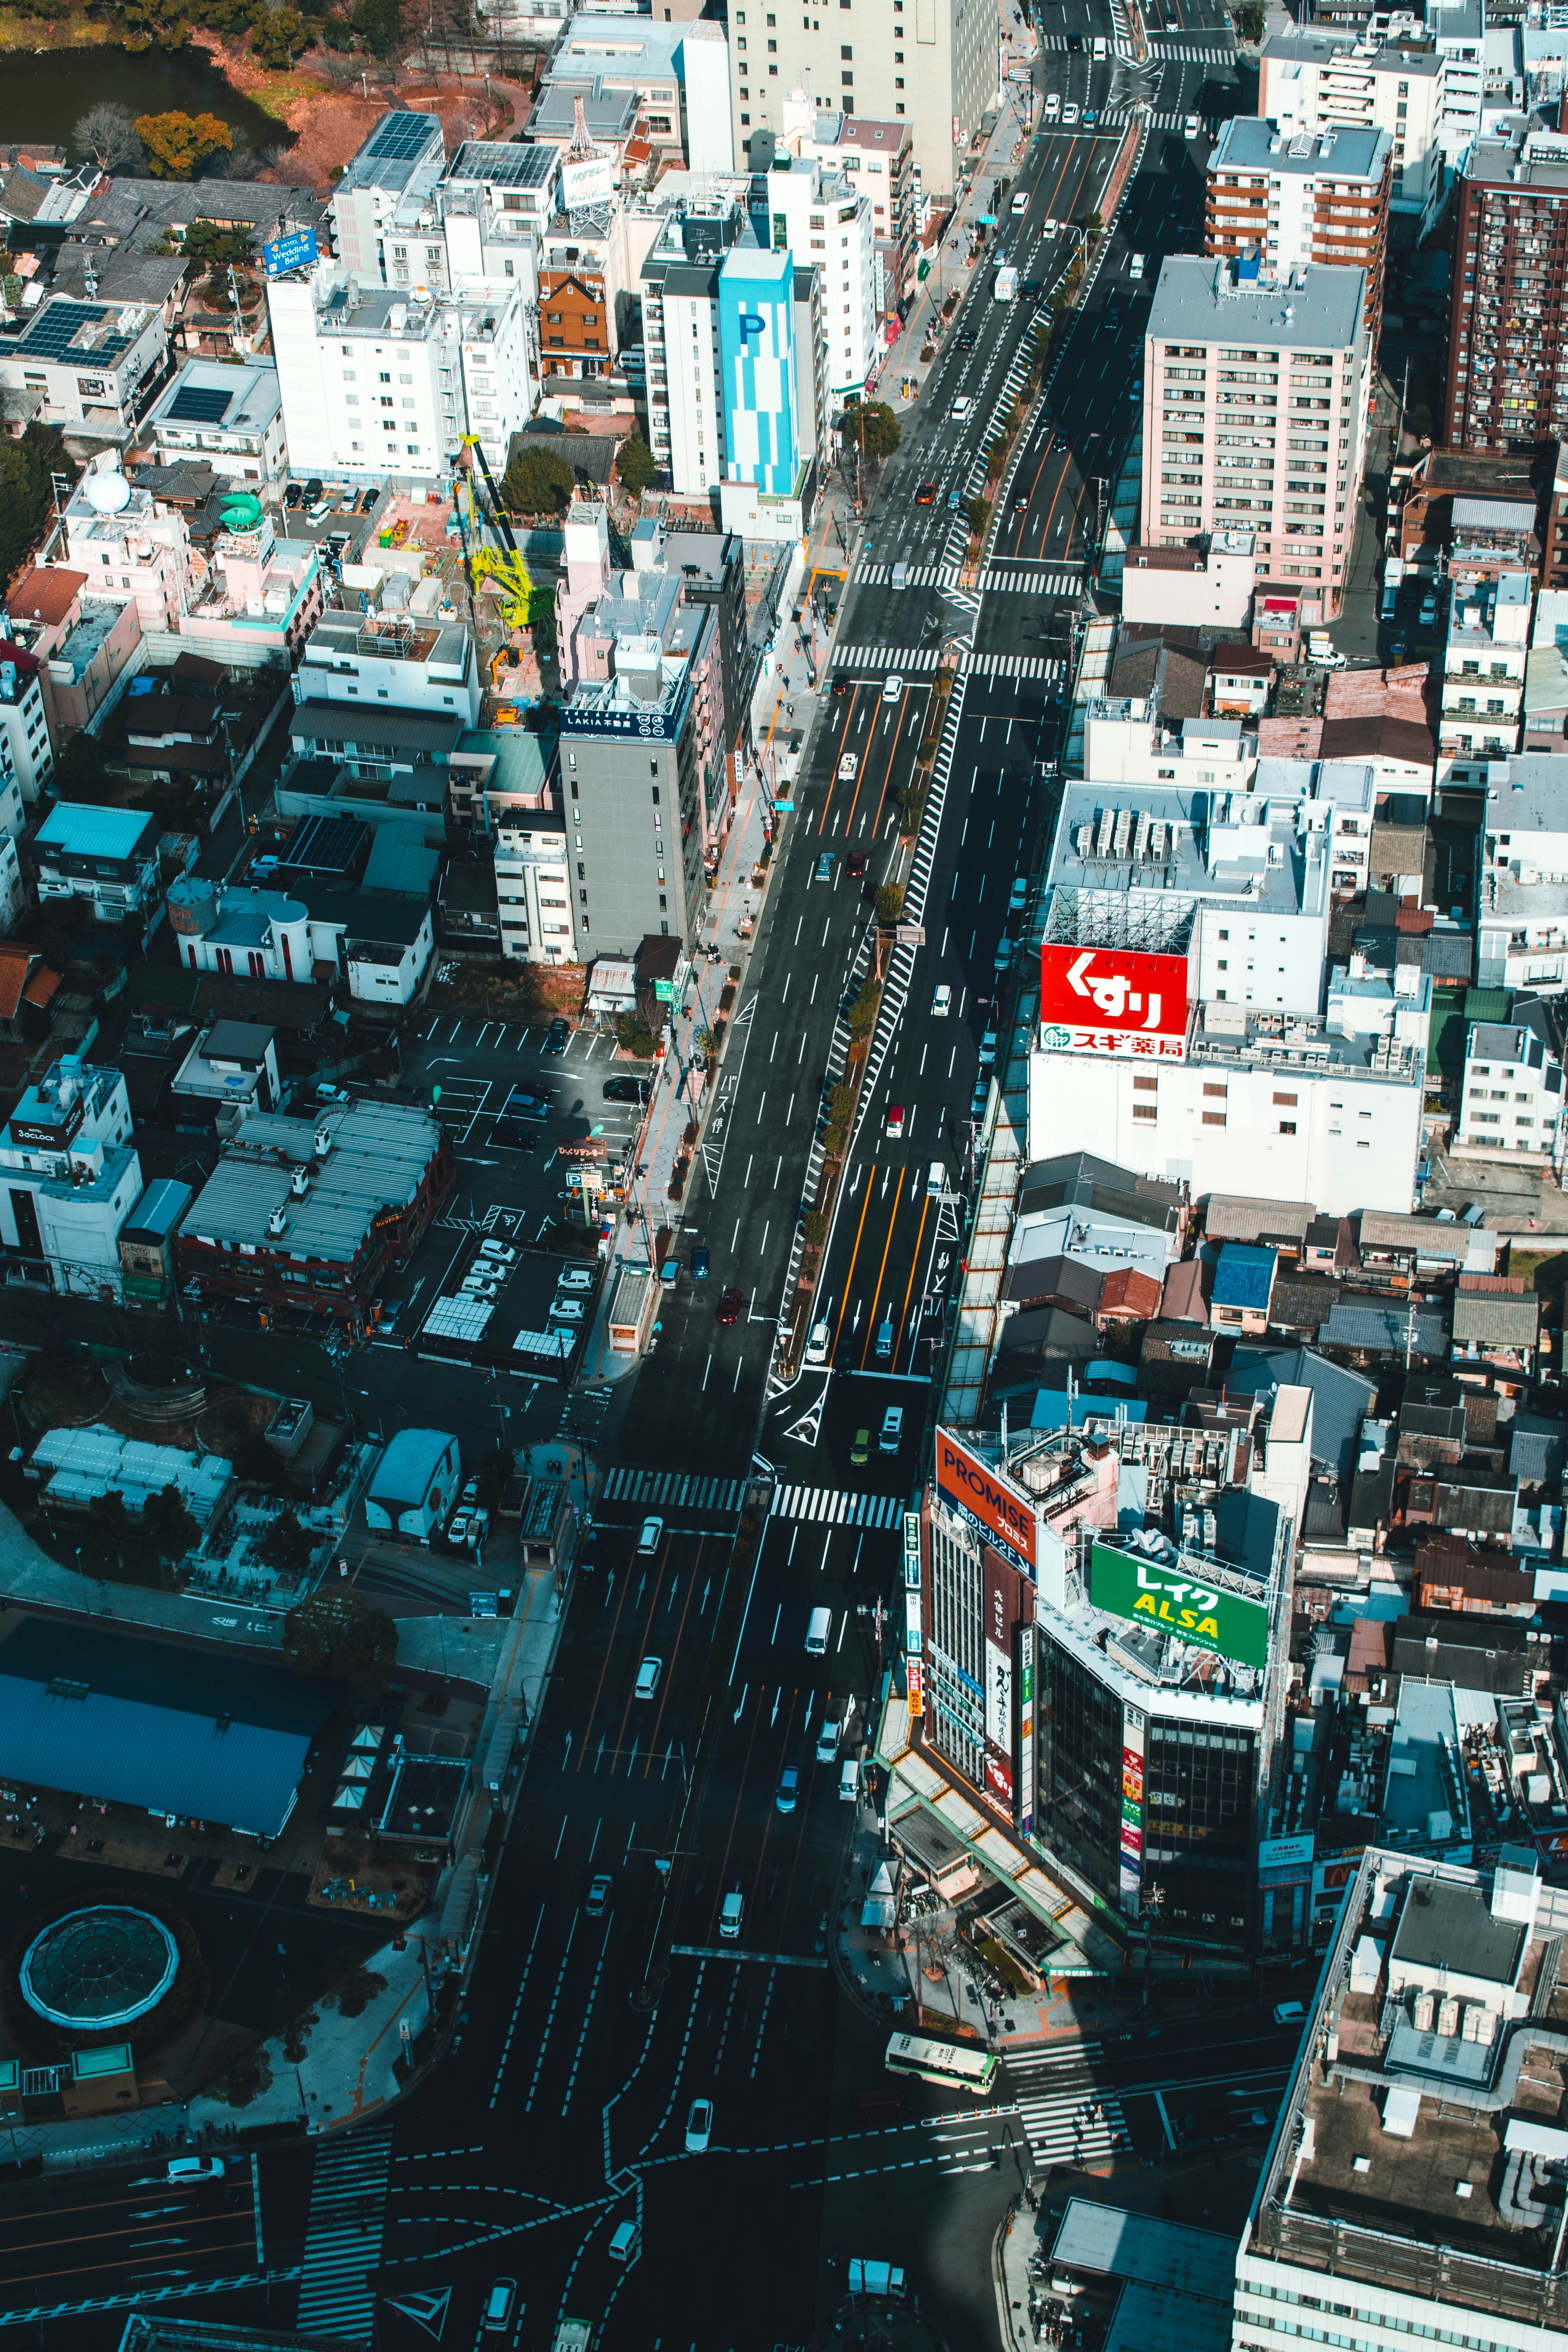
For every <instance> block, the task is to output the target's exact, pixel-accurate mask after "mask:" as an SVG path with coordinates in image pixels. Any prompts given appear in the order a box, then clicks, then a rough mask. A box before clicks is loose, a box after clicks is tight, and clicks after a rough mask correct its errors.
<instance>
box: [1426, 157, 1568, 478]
mask: <svg viewBox="0 0 1568 2352" xmlns="http://www.w3.org/2000/svg"><path fill="white" fill-rule="evenodd" d="M1565 266H1568V140H1564V139H1562V138H1559V137H1557V136H1556V135H1555V134H1553V133H1547V132H1541V131H1535V132H1531V133H1529V134H1527V135H1526V136H1524V137H1522V138H1520V137H1516V138H1510V139H1479V140H1478V141H1477V142H1476V143H1475V146H1474V147H1473V149H1472V150H1471V152H1470V156H1469V159H1468V163H1467V164H1466V167H1465V169H1464V171H1463V173H1461V175H1460V179H1459V193H1458V218H1457V223H1456V226H1455V233H1454V278H1453V292H1452V296H1451V299H1450V303H1449V318H1448V385H1447V397H1446V400H1445V403H1444V426H1445V429H1444V433H1443V438H1444V439H1445V440H1446V441H1447V443H1448V444H1449V445H1450V446H1453V447H1456V448H1464V449H1502V450H1509V449H1520V448H1523V447H1526V446H1530V445H1531V444H1532V443H1535V442H1538V441H1546V440H1553V439H1559V438H1561V437H1562V436H1563V435H1564V434H1565V433H1568V338H1565V335H1564V325H1565V309H1564V302H1565V297H1564V290H1563V273H1564V268H1565Z"/></svg>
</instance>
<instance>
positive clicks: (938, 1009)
mask: <svg viewBox="0 0 1568 2352" xmlns="http://www.w3.org/2000/svg"><path fill="white" fill-rule="evenodd" d="M951 1012H952V989H951V988H949V986H948V984H947V982H946V981H945V980H944V981H943V982H942V986H941V987H940V988H939V989H938V990H937V992H936V994H935V995H934V996H933V997H932V998H931V1018H932V1020H933V1021H945V1020H946V1019H947V1016H948V1014H949V1013H951Z"/></svg>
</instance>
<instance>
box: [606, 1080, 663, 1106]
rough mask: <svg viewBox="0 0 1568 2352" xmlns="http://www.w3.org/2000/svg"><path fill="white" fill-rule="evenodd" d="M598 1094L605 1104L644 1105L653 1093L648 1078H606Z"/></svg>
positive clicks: (650, 1081)
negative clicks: (628, 1103)
mask: <svg viewBox="0 0 1568 2352" xmlns="http://www.w3.org/2000/svg"><path fill="white" fill-rule="evenodd" d="M599 1091H600V1093H601V1095H602V1096H603V1097H604V1099H605V1102H630V1103H631V1102H632V1103H646V1102H647V1099H648V1097H649V1096H650V1095H651V1094H652V1093H653V1082H652V1080H651V1079H649V1078H606V1079H605V1083H604V1085H603V1087H601V1088H600V1090H599Z"/></svg>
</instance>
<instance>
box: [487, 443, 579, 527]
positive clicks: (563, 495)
mask: <svg viewBox="0 0 1568 2352" xmlns="http://www.w3.org/2000/svg"><path fill="white" fill-rule="evenodd" d="M576 486H577V478H576V476H575V475H574V473H573V471H572V468H571V467H570V466H569V465H568V464H567V463H566V460H565V458H564V457H557V456H556V454H555V452H554V450H553V449H520V450H519V451H518V453H517V455H516V457H514V458H513V459H512V461H511V463H510V466H509V467H507V469H506V472H505V473H504V474H503V475H502V477H501V486H500V494H501V503H502V505H503V506H504V507H505V508H506V509H507V510H508V512H509V513H510V514H560V513H562V512H563V510H564V509H565V508H566V507H568V506H569V505H570V504H571V502H572V493H573V491H574V489H575V488H576Z"/></svg>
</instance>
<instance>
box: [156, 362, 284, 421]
mask: <svg viewBox="0 0 1568 2352" xmlns="http://www.w3.org/2000/svg"><path fill="white" fill-rule="evenodd" d="M282 404H283V402H282V394H280V393H279V389H278V370H277V368H276V367H275V366H274V365H273V363H272V362H271V361H270V360H245V361H242V362H241V363H240V364H239V366H237V367H231V366H227V365H224V366H219V364H218V362H216V360H201V359H196V360H187V361H186V362H185V364H184V367H183V368H181V370H180V372H179V373H178V374H177V375H176V376H175V377H174V379H173V381H172V382H171V383H169V384H168V385H167V387H166V388H165V389H164V391H163V393H161V394H160V395H159V397H158V398H157V400H156V401H154V403H153V407H152V410H151V411H150V413H149V415H148V418H147V422H148V423H149V424H150V425H176V426H178V425H184V426H185V427H187V428H188V429H190V430H192V431H195V430H197V429H199V430H200V431H202V432H204V433H220V432H221V433H264V432H265V431H266V429H267V427H268V425H270V424H271V422H272V420H273V418H274V417H275V416H276V415H278V412H279V408H280V407H281V406H282Z"/></svg>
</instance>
